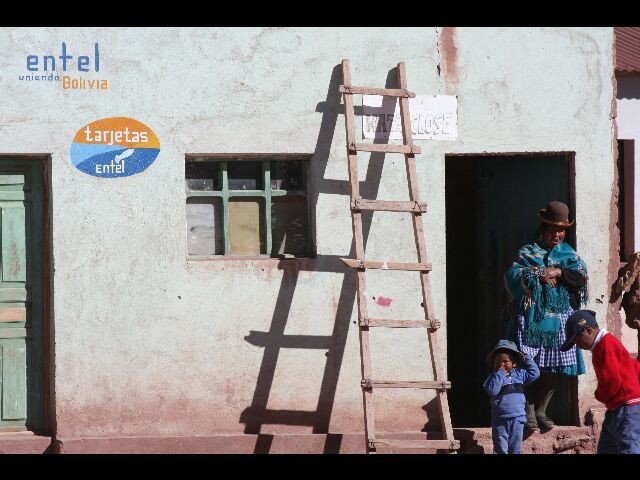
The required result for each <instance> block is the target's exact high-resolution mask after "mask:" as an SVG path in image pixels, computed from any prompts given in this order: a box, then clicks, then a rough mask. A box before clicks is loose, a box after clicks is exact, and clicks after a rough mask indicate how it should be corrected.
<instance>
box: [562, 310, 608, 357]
mask: <svg viewBox="0 0 640 480" xmlns="http://www.w3.org/2000/svg"><path fill="white" fill-rule="evenodd" d="M587 327H591V328H600V327H598V322H596V312H594V311H592V310H576V311H575V312H573V313H572V314H571V315H569V318H567V323H565V324H564V331H565V333H566V335H567V339H566V340H565V341H564V343H563V344H562V345H561V346H560V350H561V351H563V352H566V351H567V350H569V349H570V348H571V347H573V344H574V343H576V337H577V336H578V334H580V333H582V332H583V331H584V329H585V328H587Z"/></svg>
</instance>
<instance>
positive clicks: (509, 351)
mask: <svg viewBox="0 0 640 480" xmlns="http://www.w3.org/2000/svg"><path fill="white" fill-rule="evenodd" d="M487 363H488V364H489V365H491V366H492V367H493V369H494V371H493V373H490V374H489V376H488V377H487V379H486V380H485V382H484V385H483V387H484V389H485V391H486V392H487V393H488V394H489V395H490V396H491V430H492V437H493V453H520V450H521V448H522V433H523V430H524V424H525V422H526V421H527V414H526V412H525V408H524V407H525V397H524V386H525V385H528V384H529V383H531V382H533V381H534V380H535V379H536V378H538V377H539V376H540V370H539V369H538V366H537V365H536V362H534V361H533V359H532V358H531V357H529V356H525V355H523V354H522V353H521V352H520V351H519V350H518V347H517V346H516V344H515V343H513V342H511V341H509V340H500V341H499V342H498V343H497V344H496V346H495V348H494V349H493V350H492V351H491V352H490V353H489V355H487ZM519 365H521V366H522V367H524V368H520V367H519Z"/></svg>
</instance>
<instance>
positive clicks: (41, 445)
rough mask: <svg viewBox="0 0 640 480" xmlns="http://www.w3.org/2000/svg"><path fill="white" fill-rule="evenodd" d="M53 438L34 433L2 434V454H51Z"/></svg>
mask: <svg viewBox="0 0 640 480" xmlns="http://www.w3.org/2000/svg"><path fill="white" fill-rule="evenodd" d="M50 447H51V437H50V436H46V435H36V434H34V433H33V432H28V431H24V432H0V454H4V453H18V454H22V453H49V452H48V451H47V450H48V449H50Z"/></svg>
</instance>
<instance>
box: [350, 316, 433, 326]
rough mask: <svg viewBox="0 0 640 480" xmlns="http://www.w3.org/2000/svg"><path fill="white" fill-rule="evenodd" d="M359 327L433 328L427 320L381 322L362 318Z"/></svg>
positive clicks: (375, 319)
mask: <svg viewBox="0 0 640 480" xmlns="http://www.w3.org/2000/svg"><path fill="white" fill-rule="evenodd" d="M359 325H360V326H361V327H388V328H433V327H432V325H431V322H429V321H427V320H382V319H379V318H363V319H361V320H360V322H359Z"/></svg>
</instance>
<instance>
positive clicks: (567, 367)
mask: <svg viewBox="0 0 640 480" xmlns="http://www.w3.org/2000/svg"><path fill="white" fill-rule="evenodd" d="M572 312H573V310H569V311H568V312H566V313H561V314H560V330H559V331H558V338H557V341H556V345H555V346H554V347H551V348H547V347H542V346H535V345H527V344H526V343H525V338H526V336H525V333H526V328H527V327H526V325H525V323H526V321H525V318H524V316H522V315H513V316H512V317H511V318H510V319H509V323H508V324H507V338H508V339H509V340H511V341H513V342H515V343H516V345H518V347H519V348H520V351H521V352H522V353H524V354H525V355H529V356H530V357H531V358H533V360H534V361H535V362H536V364H537V365H538V367H540V370H544V371H547V372H552V373H556V374H558V375H574V376H575V375H582V374H583V373H586V369H585V366H584V359H583V357H582V351H581V349H580V348H579V347H577V346H576V345H573V346H572V347H571V348H570V349H569V350H568V351H566V352H561V351H560V345H562V344H563V343H564V341H565V339H566V336H565V333H564V325H565V323H566V322H567V318H568V317H569V315H571V313H572Z"/></svg>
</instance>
